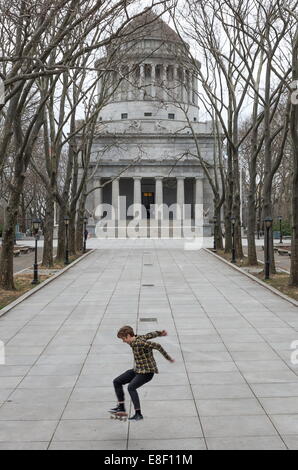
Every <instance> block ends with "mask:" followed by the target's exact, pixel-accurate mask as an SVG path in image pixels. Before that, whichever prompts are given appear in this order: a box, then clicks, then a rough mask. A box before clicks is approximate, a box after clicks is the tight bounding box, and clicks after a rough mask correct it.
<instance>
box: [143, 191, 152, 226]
mask: <svg viewBox="0 0 298 470" xmlns="http://www.w3.org/2000/svg"><path fill="white" fill-rule="evenodd" d="M154 196H155V194H154V193H153V192H150V191H149V192H143V193H142V205H143V206H144V207H145V208H146V212H147V219H150V206H151V204H154V201H155V197H154Z"/></svg>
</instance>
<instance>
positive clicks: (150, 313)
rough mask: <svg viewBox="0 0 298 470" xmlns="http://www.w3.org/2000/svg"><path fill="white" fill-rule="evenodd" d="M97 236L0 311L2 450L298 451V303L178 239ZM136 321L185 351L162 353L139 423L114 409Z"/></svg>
mask: <svg viewBox="0 0 298 470" xmlns="http://www.w3.org/2000/svg"><path fill="white" fill-rule="evenodd" d="M209 241H210V240H209ZM88 244H89V248H94V251H92V252H91V253H90V254H89V255H88V256H86V257H85V258H84V259H83V260H82V261H80V262H79V263H77V264H76V265H75V266H73V267H70V268H69V269H68V270H67V271H66V272H65V273H64V274H63V275H61V276H60V277H58V278H57V279H55V280H53V281H52V282H51V283H50V284H48V285H47V286H45V287H44V288H42V289H40V290H39V291H38V292H36V293H35V294H33V295H32V296H30V297H28V298H27V299H26V300H25V301H23V302H21V303H20V304H19V305H17V306H16V307H14V308H13V309H12V310H10V311H9V312H7V313H6V314H5V315H4V316H2V317H0V340H2V341H3V342H4V343H5V362H6V363H5V365H0V449H110V450H121V449H122V450H125V449H128V450H134V449H137V450H141V449H176V450H177V449H179V450H181V449H186V450H192V449H287V448H289V449H297V448H298V366H297V365H295V364H294V362H293V360H291V358H292V359H293V353H294V351H293V350H292V345H293V342H294V341H297V340H298V317H297V307H295V306H294V305H292V304H291V303H289V302H287V301H286V300H284V299H281V298H280V297H279V296H277V295H275V294H274V293H272V292H270V291H269V290H267V289H265V288H264V287H262V286H261V285H259V284H257V283H256V282H254V281H253V280H251V279H249V278H248V277H246V276H245V275H244V274H241V273H239V272H237V271H236V270H234V269H233V268H232V267H230V266H228V265H227V264H225V263H223V262H222V261H220V260H218V259H217V258H215V257H214V256H213V255H212V254H211V253H209V252H207V251H205V250H199V251H186V250H185V249H184V242H183V241H181V240H90V241H88ZM207 244H208V241H207ZM125 324H129V325H131V326H133V327H134V328H135V329H136V330H137V332H138V333H139V334H142V333H145V332H148V331H154V330H156V329H160V330H161V329H165V330H167V332H168V336H167V337H164V338H158V339H157V341H158V342H160V343H161V344H162V346H163V347H164V348H165V349H166V351H167V352H168V353H169V354H170V355H171V356H172V357H174V358H175V360H176V362H175V363H173V364H171V363H168V362H167V361H166V360H165V359H164V358H163V357H162V355H160V354H159V353H158V352H155V358H156V360H157V363H158V367H159V370H160V373H159V374H158V375H155V377H154V379H153V380H152V382H150V383H149V384H146V385H144V386H143V387H142V388H141V389H140V390H139V392H140V398H141V405H142V412H143V415H144V420H143V421H142V422H135V423H130V422H126V423H120V422H115V421H112V420H110V418H109V414H108V409H109V408H110V407H111V406H115V403H116V397H115V395H114V390H113V379H114V377H116V376H117V375H119V374H120V373H121V372H123V371H125V370H126V369H129V368H131V367H132V354H131V350H130V348H129V347H128V345H126V344H123V343H122V342H121V341H120V340H119V339H117V337H116V333H117V330H118V329H119V328H120V327H121V326H123V325H125ZM296 356H297V355H296ZM126 397H127V406H128V409H129V412H131V411H132V410H131V405H130V401H129V400H128V394H127V393H126Z"/></svg>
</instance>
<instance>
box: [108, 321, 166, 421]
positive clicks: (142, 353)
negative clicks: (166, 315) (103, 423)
mask: <svg viewBox="0 0 298 470" xmlns="http://www.w3.org/2000/svg"><path fill="white" fill-rule="evenodd" d="M157 336H167V332H166V331H165V330H163V331H154V332H153V333H147V334H146V335H135V333H134V330H133V328H131V327H130V326H124V327H123V328H121V329H120V330H119V331H118V334H117V337H118V338H120V339H122V341H123V342H124V343H127V344H129V346H130V347H131V348H132V351H133V355H134V361H135V365H134V368H133V369H129V370H127V371H126V372H124V374H121V375H119V377H117V378H116V379H115V380H114V382H113V384H114V388H115V392H116V396H117V399H118V406H117V407H116V408H112V409H111V410H110V412H111V413H113V414H114V415H115V416H116V417H117V416H119V417H120V418H121V417H123V416H127V414H126V410H125V404H124V403H125V401H124V391H123V385H124V384H127V383H128V384H129V385H128V391H129V394H130V397H131V400H132V402H133V405H134V409H135V414H134V416H132V417H131V418H129V420H131V421H139V420H140V419H143V415H142V413H141V406H140V400H139V396H138V392H137V388H139V387H141V386H142V385H144V384H145V383H147V382H150V380H152V379H153V376H154V374H158V369H157V366H156V362H155V360H154V357H153V349H157V350H158V351H159V352H160V353H161V354H162V355H163V356H164V357H165V358H166V359H167V360H168V361H170V362H175V361H174V359H172V358H171V357H170V356H169V355H168V354H167V352H166V351H165V350H164V349H163V347H162V346H161V345H160V344H158V343H152V342H150V341H148V339H152V338H156V337H157Z"/></svg>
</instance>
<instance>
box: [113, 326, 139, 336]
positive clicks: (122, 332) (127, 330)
mask: <svg viewBox="0 0 298 470" xmlns="http://www.w3.org/2000/svg"><path fill="white" fill-rule="evenodd" d="M128 335H129V336H134V335H135V334H134V331H133V329H132V327H131V326H123V327H122V328H120V330H119V331H118V333H117V337H118V338H126V337H127V336H128Z"/></svg>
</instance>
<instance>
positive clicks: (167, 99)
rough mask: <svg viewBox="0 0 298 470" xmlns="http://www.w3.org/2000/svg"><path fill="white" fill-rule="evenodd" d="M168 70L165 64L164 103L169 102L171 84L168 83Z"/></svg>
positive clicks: (163, 71) (163, 72)
mask: <svg viewBox="0 0 298 470" xmlns="http://www.w3.org/2000/svg"><path fill="white" fill-rule="evenodd" d="M167 68H168V66H167V65H166V64H163V66H162V83H163V99H164V101H169V91H168V87H169V83H168V81H167Z"/></svg>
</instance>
